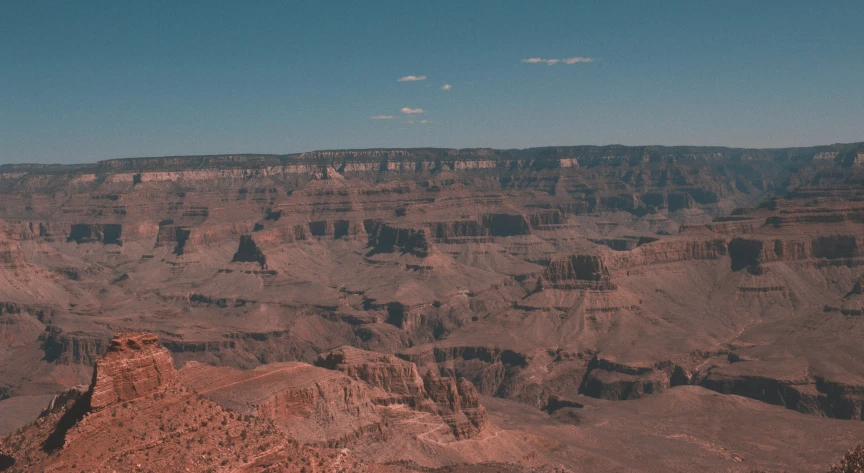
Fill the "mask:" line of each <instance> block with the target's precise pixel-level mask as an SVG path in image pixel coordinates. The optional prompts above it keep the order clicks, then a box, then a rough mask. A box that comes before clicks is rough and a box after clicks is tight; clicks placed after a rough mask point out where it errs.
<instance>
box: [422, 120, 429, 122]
mask: <svg viewBox="0 0 864 473" xmlns="http://www.w3.org/2000/svg"><path fill="white" fill-rule="evenodd" d="M420 123H429V120H420Z"/></svg>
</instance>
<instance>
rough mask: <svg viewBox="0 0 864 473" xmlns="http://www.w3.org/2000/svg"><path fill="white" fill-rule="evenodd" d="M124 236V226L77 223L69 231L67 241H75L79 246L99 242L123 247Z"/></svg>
mask: <svg viewBox="0 0 864 473" xmlns="http://www.w3.org/2000/svg"><path fill="white" fill-rule="evenodd" d="M122 235H123V225H120V224H116V223H106V224H93V223H75V224H72V227H71V228H70V229H69V237H68V238H67V239H66V241H70V242H71V241H74V242H75V243H78V244H81V243H92V242H97V243H102V244H105V245H120V246H123V240H122V239H121V237H122Z"/></svg>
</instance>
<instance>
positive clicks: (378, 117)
mask: <svg viewBox="0 0 864 473" xmlns="http://www.w3.org/2000/svg"><path fill="white" fill-rule="evenodd" d="M369 118H371V119H373V120H392V119H394V118H396V117H394V116H393V115H375V116H374V117H369Z"/></svg>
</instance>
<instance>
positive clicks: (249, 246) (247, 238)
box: [231, 235, 267, 269]
mask: <svg viewBox="0 0 864 473" xmlns="http://www.w3.org/2000/svg"><path fill="white" fill-rule="evenodd" d="M231 262H232V263H237V262H246V263H258V264H259V265H260V266H261V269H264V268H266V267H267V258H266V257H265V256H264V252H262V251H261V249H260V248H258V245H256V244H255V240H253V239H252V236H251V235H243V236H241V237H240V246H238V247H237V252H236V253H234V257H233V258H231Z"/></svg>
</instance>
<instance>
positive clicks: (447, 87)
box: [441, 84, 453, 92]
mask: <svg viewBox="0 0 864 473" xmlns="http://www.w3.org/2000/svg"><path fill="white" fill-rule="evenodd" d="M441 90H446V91H448V92H449V91H451V90H453V86H452V85H450V84H444V85H442V86H441Z"/></svg>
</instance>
